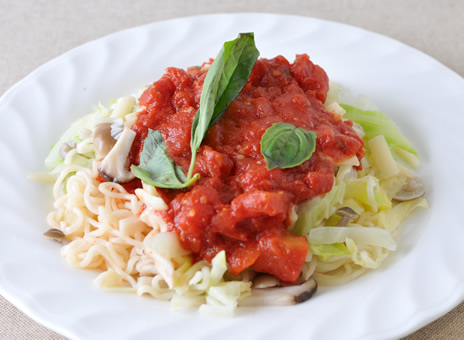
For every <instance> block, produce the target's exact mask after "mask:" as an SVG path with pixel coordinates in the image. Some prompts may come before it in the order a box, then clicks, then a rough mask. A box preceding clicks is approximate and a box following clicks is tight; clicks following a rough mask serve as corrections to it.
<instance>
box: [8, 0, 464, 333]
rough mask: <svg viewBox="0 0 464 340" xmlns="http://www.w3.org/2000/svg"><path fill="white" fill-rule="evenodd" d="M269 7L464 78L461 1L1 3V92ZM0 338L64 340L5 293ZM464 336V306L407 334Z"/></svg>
mask: <svg viewBox="0 0 464 340" xmlns="http://www.w3.org/2000/svg"><path fill="white" fill-rule="evenodd" d="M263 11H265V12H269V13H285V14H297V15H304V16H311V17H315V18H321V19H327V20H333V21H338V22H342V23H347V24H351V25H355V26H358V27H362V28H365V29H367V30H370V31H374V32H377V33H381V34H383V35H386V36H389V37H391V38H394V39H397V40H399V41H401V42H403V43H406V44H408V45H410V46H412V47H414V48H416V49H418V50H421V51H423V52H425V53H427V54H429V55H430V56H432V57H434V58H435V59H437V60H438V61H440V62H441V63H443V64H444V65H446V66H447V67H449V68H450V69H452V70H454V71H455V72H457V73H458V74H459V75H461V76H464V1H461V0H442V1H434V0H390V1H384V0H330V1H327V0H306V1H304V2H303V1H298V0H285V1H282V0H258V1H250V0H234V1H230V0H227V1H224V0H197V1H192V0H157V1H150V0H127V1H122V0H96V1H77V0H74V1H72V0H55V1H50V0H19V1H17V0H0V51H1V58H0V70H1V77H0V94H2V93H4V92H5V91H6V90H7V89H8V88H9V87H11V86H12V85H13V84H15V83H16V82H18V81H19V80H21V79H22V78H24V77H25V76H27V75H28V74H29V73H30V72H31V71H33V70H34V69H35V68H37V67H38V66H40V65H42V64H43V63H45V62H47V61H49V60H50V59H52V58H54V57H56V56H59V55H61V54H62V53H64V52H66V51H68V50H69V49H71V48H73V47H76V46H78V45H80V44H83V43H85V42H88V41H90V40H93V39H97V38H99V37H102V36H104V35H107V34H109V33H113V32H117V31H120V30H122V29H125V28H129V27H133V26H138V25H142V24H147V23H151V22H155V21H159V20H163V19H169V18H175V17H184V16H191V15H200V14H209V13H235V12H263ZM0 338H1V339H64V337H63V336H61V335H60V334H57V333H55V332H53V331H52V330H49V329H47V328H45V327H43V326H42V325H40V324H38V323H36V322H34V321H33V320H31V319H30V318H29V317H28V316H26V315H25V314H23V313H22V312H21V311H20V310H18V309H17V308H16V307H14V306H13V305H12V304H10V303H9V302H8V301H7V300H6V299H5V298H3V297H2V296H0ZM462 338H464V303H461V304H460V305H458V306H457V307H456V308H454V309H453V310H452V311H450V312H449V313H448V314H446V315H445V316H443V317H441V318H440V319H438V320H436V321H434V322H432V323H431V324H429V325H427V326H425V327H424V328H422V329H420V330H417V331H416V332H415V333H413V334H411V335H409V336H407V337H406V338H405V339H407V340H417V339H462Z"/></svg>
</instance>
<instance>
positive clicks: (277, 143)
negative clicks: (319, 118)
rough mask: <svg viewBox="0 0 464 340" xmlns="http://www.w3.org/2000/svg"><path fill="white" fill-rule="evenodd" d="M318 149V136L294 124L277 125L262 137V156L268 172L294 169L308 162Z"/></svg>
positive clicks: (280, 123) (267, 130) (268, 129)
mask: <svg viewBox="0 0 464 340" xmlns="http://www.w3.org/2000/svg"><path fill="white" fill-rule="evenodd" d="M315 149H316V134H315V133H314V132H313V131H307V130H305V129H302V128H297V127H296V126H295V125H293V124H288V123H283V122H279V123H275V124H273V125H272V126H271V127H269V128H267V129H266V131H265V132H264V134H263V136H262V137H261V154H262V155H263V156H264V159H265V160H266V164H267V168H268V170H272V169H274V168H281V169H287V168H293V167H295V166H298V165H300V164H301V163H303V162H304V161H306V160H308V159H309V158H310V157H311V155H312V154H313V152H314V150H315Z"/></svg>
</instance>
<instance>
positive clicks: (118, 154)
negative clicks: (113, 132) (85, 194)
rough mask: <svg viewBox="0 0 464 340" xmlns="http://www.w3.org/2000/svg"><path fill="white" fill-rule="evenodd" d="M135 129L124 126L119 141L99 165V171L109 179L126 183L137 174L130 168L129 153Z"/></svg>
mask: <svg viewBox="0 0 464 340" xmlns="http://www.w3.org/2000/svg"><path fill="white" fill-rule="evenodd" d="M135 135H136V133H135V131H133V130H131V129H129V128H127V127H126V128H124V131H123V132H122V134H121V136H120V137H119V139H118V141H117V142H116V144H115V145H114V147H113V148H112V149H111V151H110V152H109V153H108V154H107V155H106V157H105V158H104V159H103V161H102V162H101V163H100V166H99V167H98V172H99V173H100V175H102V176H103V178H105V179H106V180H107V181H110V182H116V183H119V184H124V183H128V182H130V181H132V180H133V179H134V178H135V176H134V174H133V173H132V172H131V171H130V170H129V164H128V163H129V153H130V150H131V147H132V143H133V142H134V139H135Z"/></svg>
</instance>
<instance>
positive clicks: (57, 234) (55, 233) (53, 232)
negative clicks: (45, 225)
mask: <svg viewBox="0 0 464 340" xmlns="http://www.w3.org/2000/svg"><path fill="white" fill-rule="evenodd" d="M44 236H46V237H49V238H51V239H53V240H54V241H57V242H59V243H61V244H66V243H69V242H70V241H69V240H68V239H67V238H66V235H65V234H64V233H63V232H62V231H61V230H60V229H56V228H51V229H48V230H47V231H46V232H44Z"/></svg>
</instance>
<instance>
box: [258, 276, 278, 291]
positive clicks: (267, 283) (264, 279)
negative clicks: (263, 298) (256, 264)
mask: <svg viewBox="0 0 464 340" xmlns="http://www.w3.org/2000/svg"><path fill="white" fill-rule="evenodd" d="M277 286H280V281H279V279H278V278H276V277H275V276H273V275H269V274H260V275H258V276H256V277H255V278H254V279H253V288H259V289H264V288H271V287H277Z"/></svg>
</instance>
